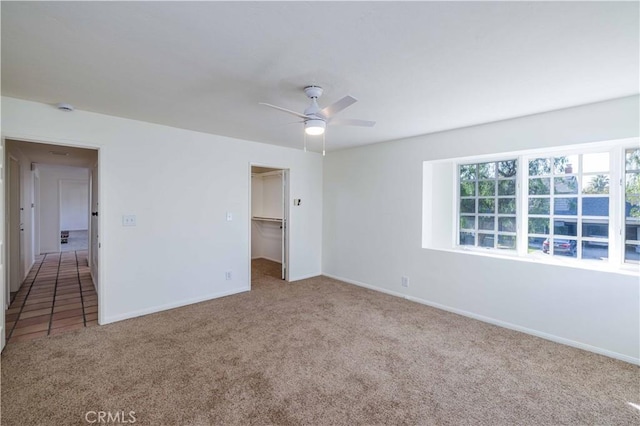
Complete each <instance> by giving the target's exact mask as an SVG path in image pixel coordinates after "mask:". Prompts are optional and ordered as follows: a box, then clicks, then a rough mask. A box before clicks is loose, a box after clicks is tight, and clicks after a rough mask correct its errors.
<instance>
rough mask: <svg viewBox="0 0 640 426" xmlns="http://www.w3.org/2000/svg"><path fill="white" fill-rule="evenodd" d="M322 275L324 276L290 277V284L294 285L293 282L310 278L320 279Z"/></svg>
mask: <svg viewBox="0 0 640 426" xmlns="http://www.w3.org/2000/svg"><path fill="white" fill-rule="evenodd" d="M321 275H322V274H313V275H300V276H297V277H289V282H290V283H292V282H295V281H302V280H307V279H309V278H315V277H319V276H321Z"/></svg>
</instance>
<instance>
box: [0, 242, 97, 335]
mask: <svg viewBox="0 0 640 426" xmlns="http://www.w3.org/2000/svg"><path fill="white" fill-rule="evenodd" d="M5 320H6V326H7V328H6V333H7V334H6V336H7V344H10V343H15V342H19V341H24V340H31V339H35V338H38V337H43V336H47V335H49V334H59V333H64V332H68V331H71V330H78V329H81V328H83V327H90V326H93V325H97V324H98V296H97V294H96V291H95V288H94V286H93V282H92V280H91V275H90V271H89V266H88V264H87V251H86V250H82V251H72V252H64V253H48V254H44V255H41V256H38V258H36V262H35V264H34V265H33V267H32V268H31V271H29V274H28V275H27V278H26V279H25V280H24V282H23V283H22V285H21V286H20V289H19V290H18V292H17V293H16V294H15V296H14V297H13V298H12V300H11V305H10V306H9V309H8V310H7V311H6V317H5Z"/></svg>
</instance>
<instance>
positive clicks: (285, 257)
mask: <svg viewBox="0 0 640 426" xmlns="http://www.w3.org/2000/svg"><path fill="white" fill-rule="evenodd" d="M282 203H283V205H282V279H283V280H286V279H287V275H288V273H289V271H288V268H289V170H283V171H282Z"/></svg>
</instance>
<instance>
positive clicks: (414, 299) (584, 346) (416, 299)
mask: <svg viewBox="0 0 640 426" xmlns="http://www.w3.org/2000/svg"><path fill="white" fill-rule="evenodd" d="M323 275H324V276H325V277H329V278H333V279H335V280H338V281H343V282H345V283H348V284H353V285H357V286H358V287H364V288H368V289H370V290H374V291H379V292H381V293H386V294H389V295H391V296H397V297H401V298H403V299H407V300H409V301H412V302H416V303H420V304H422V305H426V306H430V307H432V308H436V309H442V310H443V311H447V312H452V313H454V314H458V315H462V316H465V317H468V318H473V319H476V320H478V321H482V322H486V323H489V324H493V325H497V326H499V327H503V328H508V329H510V330H515V331H519V332H521V333H525V334H530V335H532V336H536V337H540V338H542V339H545V340H550V341H552V342H555V343H560V344H563V345H567V346H572V347H574V348H578V349H582V350H585V351H589V352H593V353H596V354H599V355H604V356H608V357H610V358H614V359H619V360H620V361H625V362H628V363H631V364H636V365H640V358H634V357H632V356H629V355H625V354H621V353H618V352H614V351H610V350H608V349H604V348H600V347H597V346H592V345H588V344H586V343H581V342H576V341H575V340H570V339H566V338H564V337H560V336H556V335H554V334H548V333H545V332H542V331H538V330H534V329H532V328H527V327H522V326H520V325H517V324H513V323H510V322H506V321H501V320H498V319H495V318H491V317H486V316H484V315H478V314H475V313H473V312H469V311H465V310H462V309H457V308H452V307H450V306H446V305H441V304H440V303H435V302H431V301H429V300H425V299H421V298H419V297H413V296H409V295H406V294H403V293H400V292H396V291H392V290H387V289H385V288H381V287H376V286H373V285H370V284H366V283H363V282H360V281H355V280H350V279H348V278H342V277H338V276H335V275H331V274H326V273H325V274H323Z"/></svg>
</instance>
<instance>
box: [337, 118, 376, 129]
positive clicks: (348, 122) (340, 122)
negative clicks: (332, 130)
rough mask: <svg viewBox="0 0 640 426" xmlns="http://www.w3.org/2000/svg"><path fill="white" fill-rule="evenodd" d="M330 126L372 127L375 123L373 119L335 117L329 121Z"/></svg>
mask: <svg viewBox="0 0 640 426" xmlns="http://www.w3.org/2000/svg"><path fill="white" fill-rule="evenodd" d="M329 123H330V124H331V125H332V126H362V127H373V126H375V125H376V122H375V121H367V120H356V119H353V118H336V119H334V120H331V121H330V122H329Z"/></svg>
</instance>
